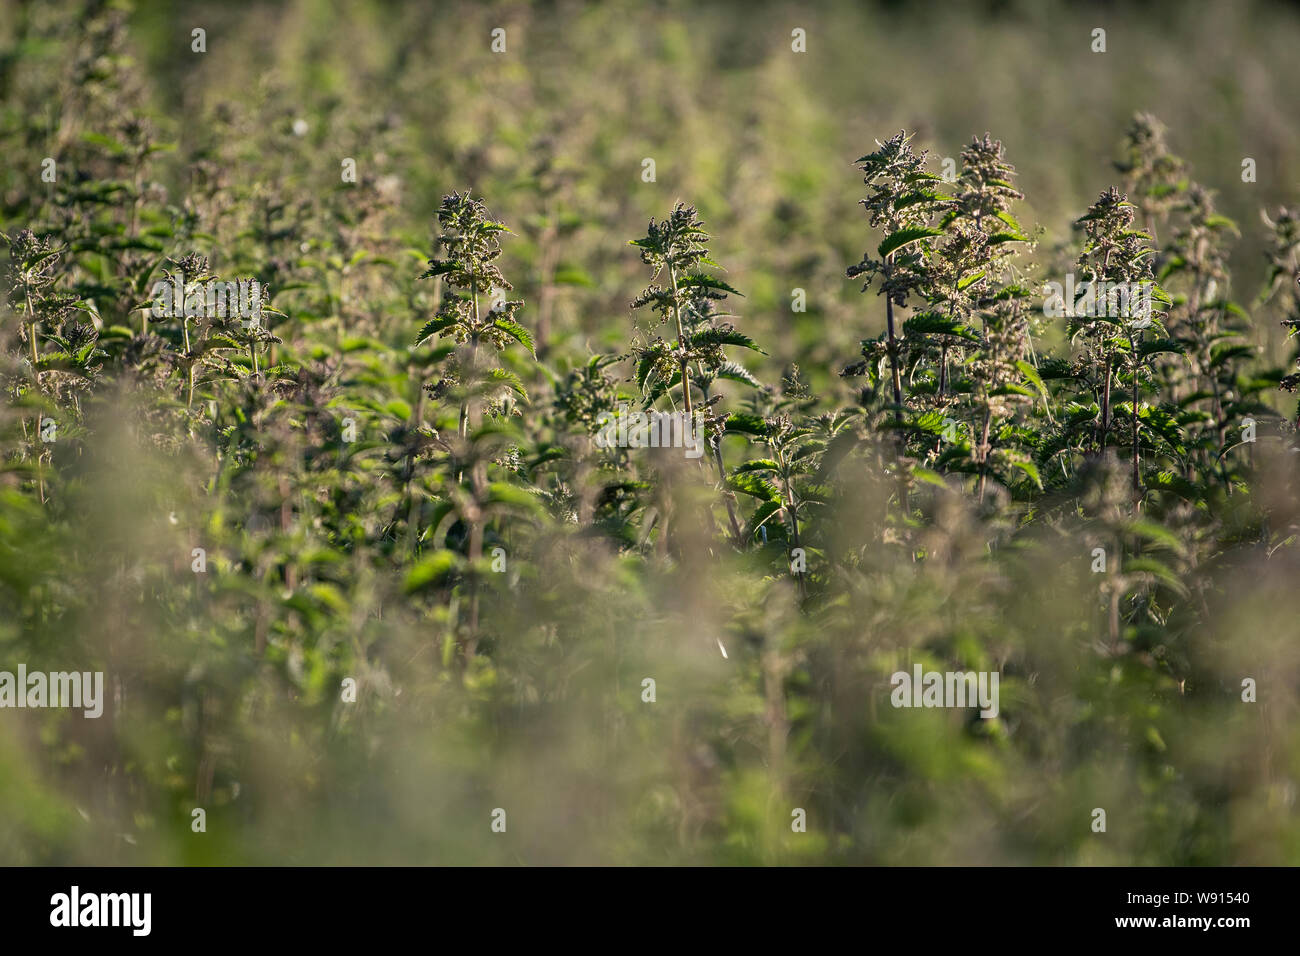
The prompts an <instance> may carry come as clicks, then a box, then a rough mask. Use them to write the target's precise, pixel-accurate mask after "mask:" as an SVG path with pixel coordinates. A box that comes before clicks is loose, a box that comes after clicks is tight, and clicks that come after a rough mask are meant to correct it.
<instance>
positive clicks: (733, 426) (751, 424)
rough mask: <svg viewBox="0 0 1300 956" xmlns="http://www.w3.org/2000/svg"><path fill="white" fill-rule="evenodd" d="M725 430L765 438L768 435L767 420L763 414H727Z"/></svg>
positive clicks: (730, 432)
mask: <svg viewBox="0 0 1300 956" xmlns="http://www.w3.org/2000/svg"><path fill="white" fill-rule="evenodd" d="M724 430H725V431H726V433H727V434H729V435H755V436H757V437H759V438H763V437H765V436H766V435H767V432H768V429H767V421H766V420H765V419H764V418H763V417H762V416H761V415H746V414H743V413H740V412H732V413H731V414H730V415H728V416H727V421H726V423H725V425H724Z"/></svg>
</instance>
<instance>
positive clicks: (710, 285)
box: [677, 273, 745, 299]
mask: <svg viewBox="0 0 1300 956" xmlns="http://www.w3.org/2000/svg"><path fill="white" fill-rule="evenodd" d="M677 285H678V286H680V287H682V288H685V289H713V290H716V291H719V292H728V293H730V294H731V295H738V296H740V297H741V298H742V299H743V298H744V297H745V295H744V293H743V292H740V291H738V290H736V289H733V288H732V287H731V286H729V285H727V283H725V282H723V281H722V280H721V279H718V278H715V277H714V276H709V275H704V274H703V273H699V274H696V275H688V276H685V277H684V278H681V279H678V280H677Z"/></svg>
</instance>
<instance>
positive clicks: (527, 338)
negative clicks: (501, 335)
mask: <svg viewBox="0 0 1300 956" xmlns="http://www.w3.org/2000/svg"><path fill="white" fill-rule="evenodd" d="M492 324H493V325H495V326H496V327H497V328H498V329H501V331H503V332H505V333H506V334H507V335H509V336H510V337H511V338H513V339H515V340H516V341H517V342H519V344H520V345H522V346H523V347H524V348H526V349H528V351H529V352H530V353H532V354H533V355H536V354H537V350H536V349H535V348H533V336H532V334H531V333H530V332H529V331H528V330H527V329H526V328H524V327H523V326H522V325H520V324H519V323H518V322H516V321H514V320H513V319H503V318H498V319H496V320H495V321H494V322H493V323H492Z"/></svg>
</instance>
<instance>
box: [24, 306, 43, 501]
mask: <svg viewBox="0 0 1300 956" xmlns="http://www.w3.org/2000/svg"><path fill="white" fill-rule="evenodd" d="M23 297H24V298H25V299H26V300H27V316H28V318H29V319H30V320H31V324H30V325H29V326H28V327H27V338H28V342H29V344H30V345H31V347H32V379H33V380H34V381H35V382H36V391H38V392H39V391H40V390H41V368H40V361H41V359H40V353H39V352H38V351H37V348H36V326H37V319H36V310H35V309H34V308H32V290H31V287H30V286H28V285H26V284H24V287H23ZM40 440H41V413H40V412H37V413H36V421H35V422H34V424H33V428H32V441H33V443H39V442H40ZM44 455H45V452H44V451H43V450H42V449H41V447H40V445H39V444H36V456H35V457H36V486H37V488H38V490H39V491H40V496H41V504H45V473H44V470H43V467H42V464H41V459H42V457H44Z"/></svg>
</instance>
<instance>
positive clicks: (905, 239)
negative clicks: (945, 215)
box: [876, 226, 943, 259]
mask: <svg viewBox="0 0 1300 956" xmlns="http://www.w3.org/2000/svg"><path fill="white" fill-rule="evenodd" d="M942 235H943V231H942V230H940V229H931V228H930V227H929V226H908V227H907V228H906V229H900V230H898V231H897V232H895V233H892V234H891V235H889V236H886V237H885V240H884V242H882V243H881V244H880V248H879V249H877V250H876V251H877V253H878V254H879V255H880V258H882V259H885V258H888V256H889V255H890V254H891V253H894V252H897V251H898V250H899V249H901V248H903V247H904V246H907V245H910V244H911V243H913V242H919V241H921V240H922V239H930V238H933V237H934V236H942Z"/></svg>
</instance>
